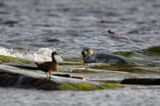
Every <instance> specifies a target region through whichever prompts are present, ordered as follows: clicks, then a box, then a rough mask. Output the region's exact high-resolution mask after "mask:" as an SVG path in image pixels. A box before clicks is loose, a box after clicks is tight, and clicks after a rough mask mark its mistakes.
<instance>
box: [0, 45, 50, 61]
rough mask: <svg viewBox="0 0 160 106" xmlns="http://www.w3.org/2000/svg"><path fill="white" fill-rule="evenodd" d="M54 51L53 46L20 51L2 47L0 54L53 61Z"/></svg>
mask: <svg viewBox="0 0 160 106" xmlns="http://www.w3.org/2000/svg"><path fill="white" fill-rule="evenodd" d="M52 51H53V49H51V48H40V49H38V50H33V51H18V50H14V49H8V48H4V47H0V55H6V56H13V57H19V58H25V59H29V60H33V61H51V53H52Z"/></svg>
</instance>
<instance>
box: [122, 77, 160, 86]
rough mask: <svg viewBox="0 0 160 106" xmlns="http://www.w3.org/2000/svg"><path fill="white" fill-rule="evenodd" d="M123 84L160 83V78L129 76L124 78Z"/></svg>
mask: <svg viewBox="0 0 160 106" xmlns="http://www.w3.org/2000/svg"><path fill="white" fill-rule="evenodd" d="M121 84H137V85H160V78H129V79H124V80H122V81H121Z"/></svg>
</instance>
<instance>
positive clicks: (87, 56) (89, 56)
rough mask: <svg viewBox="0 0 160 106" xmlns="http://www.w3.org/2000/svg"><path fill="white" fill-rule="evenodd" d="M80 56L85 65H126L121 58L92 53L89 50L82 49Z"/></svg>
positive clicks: (91, 50)
mask: <svg viewBox="0 0 160 106" xmlns="http://www.w3.org/2000/svg"><path fill="white" fill-rule="evenodd" d="M81 54H82V58H83V61H84V62H85V63H111V64H115V63H127V62H126V61H125V60H124V59H123V58H121V57H119V56H116V55H111V54H105V53H94V51H93V49H91V48H84V49H83V50H82V52H81Z"/></svg>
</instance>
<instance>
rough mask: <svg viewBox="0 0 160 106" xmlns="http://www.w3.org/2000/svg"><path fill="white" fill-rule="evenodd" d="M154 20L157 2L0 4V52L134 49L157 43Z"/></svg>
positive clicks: (159, 8)
mask: <svg viewBox="0 0 160 106" xmlns="http://www.w3.org/2000/svg"><path fill="white" fill-rule="evenodd" d="M1 1H2V0H1ZM159 20H160V1H159V0H3V2H1V4H0V38H1V39H0V47H1V49H2V48H3V49H4V48H5V49H12V51H14V52H24V51H34V50H39V49H41V48H47V49H50V50H52V49H53V48H57V49H58V50H59V51H61V52H62V54H63V55H66V56H68V55H79V54H80V51H81V49H82V48H83V47H91V48H93V49H97V50H101V52H103V51H107V52H114V51H131V50H137V49H138V50H139V49H144V48H148V47H152V46H155V45H159V44H160V42H159V41H160V21H159ZM109 29H111V30H113V31H115V32H116V33H117V35H110V34H108V32H107V31H108V30H109ZM3 51H4V50H3ZM10 54H12V53H11V51H10Z"/></svg>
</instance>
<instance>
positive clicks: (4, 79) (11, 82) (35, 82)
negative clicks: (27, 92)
mask: <svg viewBox="0 0 160 106" xmlns="http://www.w3.org/2000/svg"><path fill="white" fill-rule="evenodd" d="M0 86H1V87H17V88H32V89H43V90H56V89H57V88H56V87H57V83H55V82H53V81H50V80H48V79H45V78H34V77H30V76H26V75H21V74H17V73H11V72H4V71H2V70H1V71H0Z"/></svg>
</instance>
